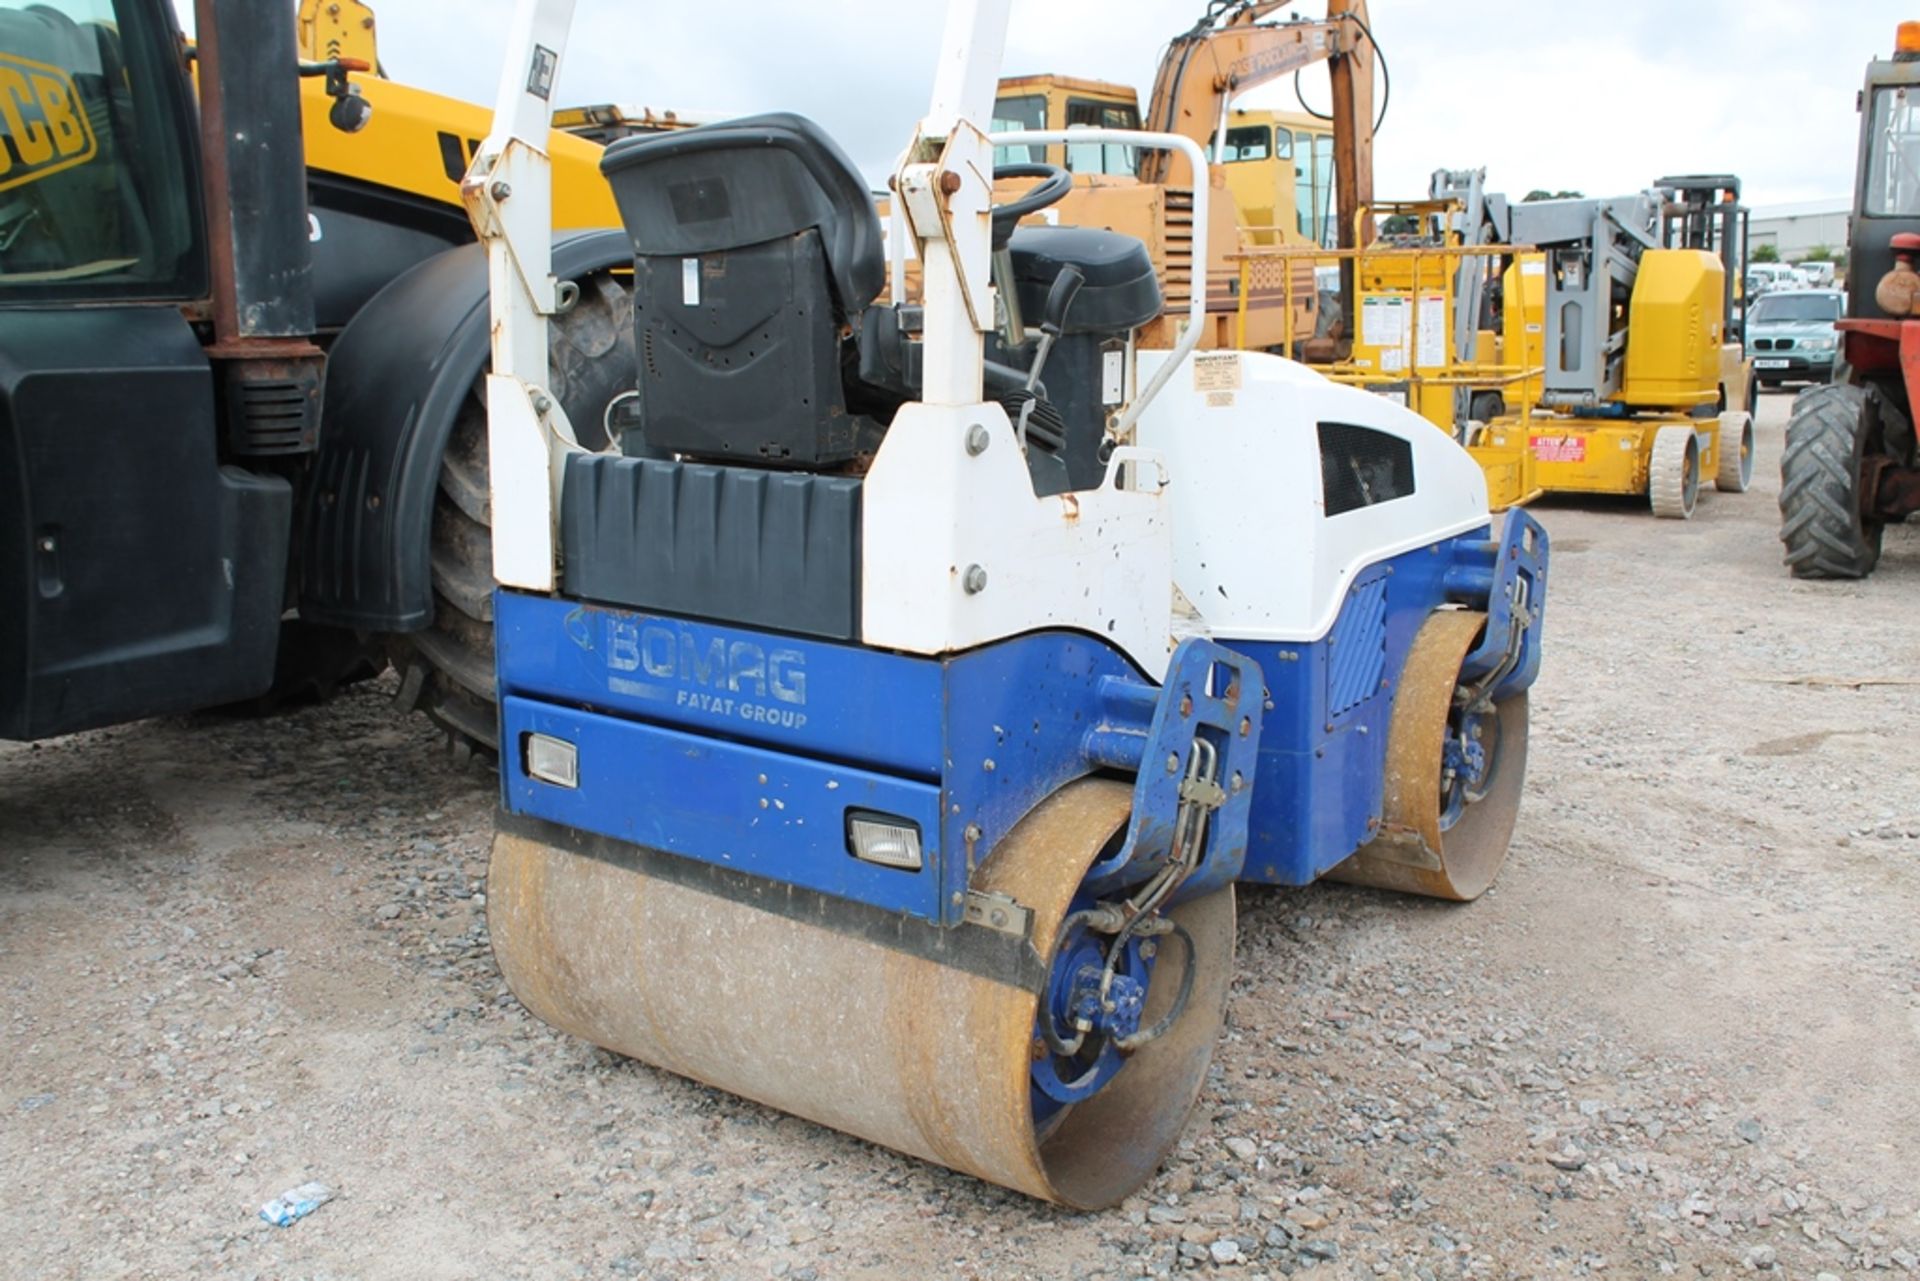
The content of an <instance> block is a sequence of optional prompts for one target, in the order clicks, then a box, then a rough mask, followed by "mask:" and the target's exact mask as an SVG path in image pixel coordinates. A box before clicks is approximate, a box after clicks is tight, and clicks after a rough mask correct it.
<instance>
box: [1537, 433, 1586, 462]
mask: <svg viewBox="0 0 1920 1281" xmlns="http://www.w3.org/2000/svg"><path fill="white" fill-rule="evenodd" d="M1527 444H1528V445H1529V446H1530V447H1531V448H1532V449H1533V456H1534V457H1535V458H1537V459H1539V460H1540V461H1541V462H1543V463H1584V462H1586V461H1587V438H1586V437H1585V436H1529V437H1527Z"/></svg>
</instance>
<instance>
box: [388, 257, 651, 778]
mask: <svg viewBox="0 0 1920 1281" xmlns="http://www.w3.org/2000/svg"><path fill="white" fill-rule="evenodd" d="M579 284H580V298H579V301H578V302H576V303H575V304H574V305H573V307H572V308H570V309H569V310H567V311H566V312H565V313H563V314H561V315H559V316H555V317H553V318H552V319H551V321H550V322H549V324H548V326H547V353H548V361H549V365H550V367H551V373H550V375H549V376H550V378H551V386H550V387H549V388H548V390H549V391H551V392H552V393H553V394H554V396H555V398H556V399H558V400H559V402H560V406H561V408H563V409H564V410H566V413H567V419H568V421H569V422H570V423H572V425H573V430H574V435H575V436H576V437H577V438H578V439H579V441H580V443H581V444H582V445H583V446H585V447H586V448H588V449H592V450H604V449H609V448H614V447H615V442H613V441H612V440H610V439H609V436H608V432H607V410H608V408H609V407H610V406H611V405H612V404H613V402H614V401H615V400H617V399H619V398H620V397H622V396H623V395H625V394H627V393H629V392H631V391H632V389H633V386H634V380H635V378H636V376H637V373H638V369H639V366H638V365H637V363H636V360H635V354H634V345H633V298H632V291H631V289H630V288H629V286H628V285H627V284H626V283H625V282H624V281H623V280H622V279H620V278H618V277H615V276H613V275H611V274H607V273H601V274H599V275H595V276H590V277H588V278H587V279H585V280H582V281H580V282H579ZM492 525H493V518H492V512H491V509H490V497H489V491H488V483H487V399H486V382H485V380H484V378H477V379H475V380H474V384H473V390H472V393H471V394H470V395H468V397H467V400H466V403H465V404H464V405H463V406H462V407H461V410H460V417H459V418H458V420H457V421H456V422H455V423H454V427H453V434H452V435H451V436H450V437H449V438H448V440H447V449H446V453H445V454H444V455H443V456H442V458H441V461H440V487H439V492H438V493H436V494H435V495H434V504H433V547H432V552H431V556H432V568H433V622H432V623H431V624H430V625H429V626H428V627H427V628H426V629H424V630H422V631H418V632H411V633H408V634H405V635H401V636H396V637H393V638H392V640H391V641H390V642H389V645H390V652H391V655H392V659H393V666H394V670H395V671H397V672H398V673H399V674H400V692H399V699H400V702H401V704H402V705H403V706H406V707H410V708H417V709H418V710H420V711H423V712H425V713H426V714H427V716H428V717H429V718H430V719H431V720H432V721H433V722H434V723H435V724H436V725H439V726H440V727H441V728H442V729H444V730H446V731H447V734H448V738H449V742H450V744H451V746H452V749H453V753H454V755H455V757H456V758H459V759H462V760H465V759H469V758H471V757H472V756H473V755H474V754H476V753H480V754H483V755H490V754H492V753H493V752H494V751H495V750H496V749H497V748H498V747H499V739H500V733H499V724H498V716H499V706H498V700H497V698H496V695H495V692H494V679H493V530H492Z"/></svg>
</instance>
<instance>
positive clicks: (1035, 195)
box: [993, 161, 1073, 253]
mask: <svg viewBox="0 0 1920 1281" xmlns="http://www.w3.org/2000/svg"><path fill="white" fill-rule="evenodd" d="M1002 178H1042V179H1045V181H1044V182H1041V183H1040V184H1039V185H1038V186H1035V187H1034V188H1032V189H1031V190H1029V191H1028V192H1027V194H1026V195H1024V196H1020V197H1018V198H1016V199H1013V200H1009V201H1008V202H1007V203H1006V204H1004V205H995V206H994V207H993V248H994V251H995V252H996V253H997V252H999V251H1000V250H1002V249H1005V248H1006V247H1007V241H1008V240H1010V239H1012V237H1013V229H1014V226H1015V225H1016V224H1017V223H1018V222H1019V221H1020V220H1021V219H1022V218H1025V217H1027V216H1028V215H1030V214H1037V213H1039V212H1040V211H1041V210H1042V209H1045V208H1047V207H1048V206H1050V205H1057V204H1059V203H1060V201H1061V200H1062V199H1064V198H1065V197H1066V194H1067V193H1068V192H1070V191H1072V190H1073V175H1072V174H1071V173H1069V172H1068V171H1067V170H1065V169H1063V168H1061V167H1060V166H1059V165H1048V164H1041V163H1039V162H1037V161H1034V162H1028V163H1025V164H1017V165H995V166H994V167H993V180H994V181H995V182H999V181H1000V180H1001V179H1002Z"/></svg>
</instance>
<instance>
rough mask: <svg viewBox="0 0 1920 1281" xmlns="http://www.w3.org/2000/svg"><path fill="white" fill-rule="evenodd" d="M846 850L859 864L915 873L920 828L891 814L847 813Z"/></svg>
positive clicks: (916, 869) (917, 864) (916, 824)
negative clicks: (877, 865)
mask: <svg viewBox="0 0 1920 1281" xmlns="http://www.w3.org/2000/svg"><path fill="white" fill-rule="evenodd" d="M847 849H848V851H849V852H850V853H851V854H852V855H853V856H854V857H855V858H857V859H860V860H861V861H862V862H866V863H878V864H879V865H880V866H882V867H898V868H901V869H904V870H905V871H909V872H917V871H919V870H920V867H921V862H920V825H919V824H918V823H913V822H910V821H908V820H907V819H904V818H895V817H894V816H893V815H891V814H868V813H860V812H857V811H855V812H849V813H848V815H847Z"/></svg>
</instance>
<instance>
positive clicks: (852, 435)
mask: <svg viewBox="0 0 1920 1281" xmlns="http://www.w3.org/2000/svg"><path fill="white" fill-rule="evenodd" d="M600 168H601V172H603V173H604V174H606V176H607V180H608V182H609V184H610V185H611V186H612V188H613V194H614V199H615V201H616V202H617V203H618V204H619V207H620V217H621V221H622V222H624V223H625V224H626V230H627V234H628V236H629V237H630V238H631V240H632V241H633V252H634V307H635V320H636V327H635V339H636V341H637V345H638V348H639V356H640V370H639V396H638V402H639V409H638V417H639V425H640V430H641V433H642V435H643V437H644V440H645V443H646V445H647V446H648V447H649V448H650V449H651V450H653V451H658V452H663V453H677V454H681V455H684V456H687V457H691V458H702V459H710V460H713V461H719V462H747V463H759V464H762V465H766V464H772V465H776V466H785V467H801V468H811V467H823V466H825V467H831V466H833V465H835V464H839V463H843V462H846V461H848V460H849V459H851V458H853V456H854V454H855V452H856V445H857V443H858V440H859V438H860V433H861V421H860V420H859V419H858V418H857V416H855V415H852V414H850V413H849V412H848V410H847V404H846V393H845V389H844V387H843V384H842V359H843V352H842V342H843V338H842V335H843V333H845V332H847V328H848V326H849V325H855V326H857V324H858V321H859V318H860V316H861V313H862V312H863V311H864V310H865V309H866V308H867V306H868V305H869V304H870V303H872V302H873V300H874V298H875V297H876V296H877V295H878V294H879V293H880V290H881V288H882V286H883V285H884V284H885V283H886V276H887V263H886V251H885V242H884V240H883V237H882V233H881V227H880V218H879V214H878V213H877V212H876V210H875V207H874V199H873V196H872V194H871V193H869V191H868V190H867V184H866V182H865V180H864V179H862V178H861V176H860V172H859V170H857V169H855V168H854V166H853V163H852V162H851V161H850V160H848V159H847V156H846V153H845V152H843V151H841V150H840V148H839V147H838V146H837V145H836V144H835V143H834V142H833V140H832V139H831V138H829V137H827V135H826V134H825V133H824V132H822V131H821V129H820V127H819V126H818V125H816V124H814V123H813V122H812V121H810V120H807V119H805V118H804V117H801V116H797V115H793V114H791V113H787V112H775V113H770V114H767V115H758V116H748V117H745V118H743V119H740V120H731V121H726V122H724V123H720V124H712V125H703V126H700V127H699V128H695V129H688V130H684V131H680V132H675V133H664V134H653V135H647V136H639V137H632V138H625V139H622V140H621V141H619V142H616V143H614V144H613V145H612V146H610V147H608V148H607V151H606V154H605V155H604V156H603V157H602V158H601V161H600Z"/></svg>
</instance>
